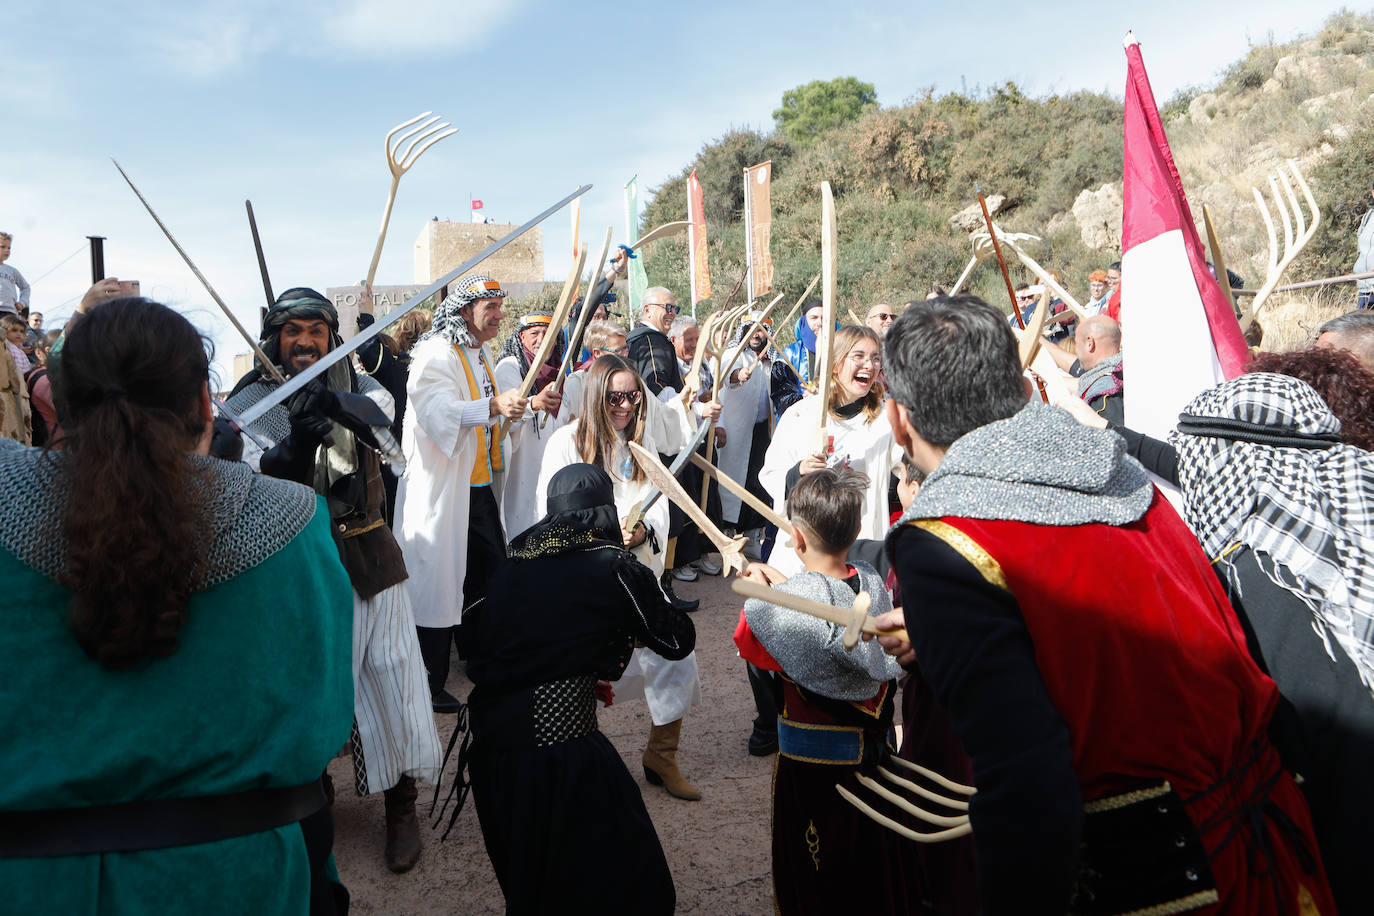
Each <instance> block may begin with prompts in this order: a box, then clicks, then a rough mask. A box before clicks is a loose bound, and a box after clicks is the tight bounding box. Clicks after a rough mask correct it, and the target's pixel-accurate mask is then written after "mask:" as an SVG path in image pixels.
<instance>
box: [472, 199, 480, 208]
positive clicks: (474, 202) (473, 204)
mask: <svg viewBox="0 0 1374 916" xmlns="http://www.w3.org/2000/svg"><path fill="white" fill-rule="evenodd" d="M472 209H474V210H480V209H482V202H481V201H480V200H474V201H473V202H472Z"/></svg>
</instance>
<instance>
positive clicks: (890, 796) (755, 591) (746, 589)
mask: <svg viewBox="0 0 1374 916" xmlns="http://www.w3.org/2000/svg"><path fill="white" fill-rule="evenodd" d="M730 588H731V590H732V591H734V592H735V594H737V595H743V596H744V597H746V598H757V599H758V600H760V601H766V602H768V603H769V604H774V605H777V606H779V607H786V608H790V609H792V610H794V611H800V612H802V613H803V614H807V615H810V616H812V617H818V618H820V619H821V620H826V621H829V622H831V623H834V624H837V625H839V626H842V627H844V628H845V629H844V633H843V634H842V636H841V641H842V643H843V645H844V647H845V649H847V650H853V648H854V647H855V646H857V645H858V644H859V639H860V638H861V636H862V635H863V634H864V633H872V634H875V635H878V634H882V635H889V636H897V637H899V638H901V639H908V636H907V633H906V631H905V630H900V629H899V630H880V629H878V627H877V625H876V624H875V623H874V622H873V620H872V618H870V617H869V616H868V609H869V606H870V603H871V602H870V598H869V595H868V593H867V592H860V593H859V594H858V595H857V596H856V597H855V599H854V606H853V607H848V608H841V607H836V606H834V605H831V604H826V603H825V602H822V601H813V600H811V599H810V598H803V597H801V596H800V595H792V594H789V593H787V592H784V591H781V590H779V589H776V588H771V587H769V586H767V585H763V584H761V583H759V582H753V581H750V580H748V579H736V580H735V581H734V582H731V583H730ZM888 759H889V760H890V761H891V762H892V763H895V764H897V765H898V766H900V767H903V768H905V769H907V770H910V771H911V772H913V773H915V774H917V775H918V776H921V777H923V778H925V779H926V780H928V781H930V782H933V783H935V784H936V785H937V786H939V787H941V788H943V789H945V790H946V791H948V792H951V793H953V795H957V796H959V797H958V798H954V797H951V796H950V795H945V794H942V793H940V792H936V791H934V790H933V789H928V788H926V787H925V786H922V785H920V784H919V783H916V782H913V781H911V780H909V779H904V778H902V777H901V776H898V775H897V774H896V773H894V772H893V771H892V770H890V769H888V768H887V767H886V766H879V767H878V770H877V772H878V775H879V776H881V777H882V780H883V781H882V782H880V781H879V780H876V779H873V778H871V777H868V776H864V775H862V774H856V778H857V779H858V781H859V785H861V786H863V787H864V788H866V789H868V790H869V791H871V792H873V793H874V794H875V795H877V796H878V797H880V798H883V799H886V800H887V801H888V802H891V803H892V804H893V805H894V806H896V808H897V809H898V810H900V811H902V812H904V813H906V814H909V815H911V816H912V817H914V818H916V820H917V821H921V822H924V823H927V824H933V825H935V826H937V827H940V828H942V829H940V830H936V831H925V832H923V831H919V830H915V829H913V828H912V827H909V826H907V825H906V824H903V823H901V822H899V821H897V820H895V819H893V818H891V817H888V816H887V815H885V814H882V813H880V812H879V811H877V810H876V809H874V808H873V806H872V805H870V804H869V803H868V802H866V801H865V800H863V799H862V798H860V797H859V796H858V795H856V794H855V793H853V792H851V791H850V790H848V789H846V788H845V787H844V786H841V785H838V784H837V785H836V786H835V789H836V791H838V792H839V793H840V795H841V796H843V797H844V800H845V801H847V802H849V803H850V804H851V805H853V806H854V807H855V808H858V809H859V811H861V812H862V813H863V814H864V815H865V816H866V817H868V818H870V819H872V820H873V821H876V822H877V823H879V824H881V825H882V826H884V827H886V828H887V829H889V830H891V831H893V832H894V833H896V834H898V835H899V836H903V837H906V838H907V839H909V840H914V841H916V842H917V843H940V842H943V841H945V840H953V839H957V838H959V837H961V836H968V835H969V834H970V833H972V832H973V828H972V827H971V826H970V825H969V819H968V798H969V796H971V795H973V794H974V793H975V792H976V791H977V790H976V789H975V788H974V787H973V786H966V785H963V784H961V783H957V782H955V781H954V780H952V779H948V778H946V777H944V776H941V775H940V774H939V773H936V772H935V771H934V770H929V769H926V768H925V767H923V766H920V765H918V764H915V763H911V762H910V761H907V760H902V759H901V758H900V757H890V758H888ZM884 782H885V783H887V784H888V785H884V784H883V783H884ZM889 785H890V786H895V787H896V788H897V789H901V790H904V791H906V792H909V793H911V794H912V795H914V796H916V797H917V798H922V799H925V800H926V801H930V802H934V803H935V804H937V805H940V806H941V807H943V808H946V809H948V810H950V811H955V812H958V813H956V814H952V815H947V814H936V813H934V812H931V811H927V810H925V809H924V808H922V807H921V806H920V805H917V804H916V803H915V802H912V801H910V800H909V799H907V798H904V797H903V796H902V795H901V794H899V793H898V792H897V791H895V790H894V789H892V788H889Z"/></svg>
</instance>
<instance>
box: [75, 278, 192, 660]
mask: <svg viewBox="0 0 1374 916" xmlns="http://www.w3.org/2000/svg"><path fill="white" fill-rule="evenodd" d="M55 363H56V366H55V369H54V372H53V392H54V396H55V400H56V403H57V405H58V410H59V413H60V415H61V416H62V423H63V429H64V430H65V432H66V439H65V440H64V441H65V447H64V450H63V452H62V454H61V458H60V462H59V467H60V474H61V478H62V480H63V483H64V484H65V489H66V492H67V493H69V494H70V499H69V500H68V502H67V508H66V514H65V516H64V518H63V533H64V534H65V535H66V539H67V570H66V574H65V576H64V579H63V583H62V584H64V585H66V586H68V587H70V588H71V590H72V597H71V599H70V601H69V602H68V604H67V620H68V625H69V626H70V628H71V631H72V634H73V635H74V636H75V637H76V641H77V643H78V644H79V645H80V646H81V648H82V649H83V650H84V651H85V652H86V654H87V655H88V656H90V657H91V658H93V659H95V660H96V661H98V662H100V664H101V665H102V666H104V667H105V668H109V669H117V668H126V667H129V666H132V665H134V664H136V663H138V662H139V661H140V660H143V659H146V658H155V657H160V656H166V655H170V654H171V653H173V652H174V651H176V647H177V634H178V633H179V631H180V630H181V627H182V625H183V624H184V623H185V621H186V607H187V604H188V602H189V600H190V596H191V592H192V589H193V586H194V585H195V584H196V583H197V582H198V581H199V580H200V579H201V578H202V576H203V571H204V568H205V554H206V550H207V545H208V541H207V534H206V532H205V525H203V524H202V511H201V508H200V506H199V500H198V499H197V497H196V495H195V488H196V483H197V481H196V474H197V472H196V470H195V469H194V467H193V466H192V464H191V463H190V462H189V461H188V460H187V455H188V453H189V452H190V451H191V450H193V449H194V448H195V446H196V444H197V442H198V441H199V440H200V438H201V437H202V436H203V435H204V434H205V432H206V424H207V417H206V416H205V414H204V412H203V411H204V401H203V398H204V391H205V386H206V383H207V380H208V379H209V369H210V343H209V341H208V340H206V339H205V338H204V337H202V336H201V334H200V332H199V331H197V330H196V329H195V328H194V327H193V326H192V325H191V323H190V322H189V321H187V320H186V319H185V318H183V317H181V316H180V315H178V314H177V313H176V312H174V311H172V310H171V309H169V308H167V307H166V306H165V305H160V304H158V303H156V302H152V301H150V300H147V299H141V298H126V299H116V300H115V301H113V302H109V303H106V304H104V305H102V306H100V307H98V308H96V309H94V310H93V311H92V312H90V314H88V315H85V316H83V317H81V318H79V319H78V320H77V321H75V322H74V323H73V324H72V325H71V327H70V330H69V331H68V333H67V335H66V339H65V340H64V341H63V344H62V348H61V350H60V351H59V354H58V355H57V358H56V359H55Z"/></svg>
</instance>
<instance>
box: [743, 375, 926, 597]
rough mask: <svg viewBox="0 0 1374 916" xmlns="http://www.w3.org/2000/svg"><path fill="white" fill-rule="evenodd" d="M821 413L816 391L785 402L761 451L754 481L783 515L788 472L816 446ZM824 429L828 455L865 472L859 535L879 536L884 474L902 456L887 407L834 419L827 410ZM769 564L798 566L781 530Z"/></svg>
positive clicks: (884, 517)
mask: <svg viewBox="0 0 1374 916" xmlns="http://www.w3.org/2000/svg"><path fill="white" fill-rule="evenodd" d="M820 414H821V399H820V396H819V395H809V396H807V397H805V398H803V399H802V400H800V401H798V402H797V403H796V404H793V405H792V406H791V407H789V408H788V409H787V411H786V412H785V413H783V415H782V418H781V419H779V420H778V426H777V429H775V430H774V431H773V440H772V442H770V443H769V445H768V454H767V455H765V456H764V459H763V468H762V469H761V470H760V471H759V482H760V483H762V484H763V486H764V489H766V490H767V491H768V495H769V496H771V497H772V499H773V505H774V506H775V507H776V508H777V509H778V511H779V512H780V513H782V514H783V515H786V511H785V507H786V505H787V503H786V500H785V495H784V491H785V489H786V486H787V472H788V471H789V470H791V469H792V468H793V467H795V466H796V465H797V463H798V462H800V461H801V460H802V459H803V458H805V457H807V456H808V455H814V454H816V452H817V451H818V450H819V446H820V432H819V429H818V421H819V418H820ZM826 430H827V432H828V434H829V435H830V436H832V437H834V440H835V441H834V451H833V454H832V456H831V457H832V460H833V459H835V458H839V457H842V456H843V457H847V458H848V459H849V466H850V467H851V468H853V469H854V470H856V471H861V472H863V473H864V474H866V475H868V490H867V491H866V492H865V493H864V502H863V512H862V515H861V516H860V525H859V535H858V536H859V537H861V538H881V537H884V536H885V535H886V534H887V529H888V528H889V527H890V526H889V525H888V511H887V487H888V475H889V474H891V473H892V470H893V468H895V467H897V466H898V465H899V464H900V463H901V460H902V450H901V448H899V447H898V446H897V444H896V442H894V441H893V438H892V427H890V426H889V425H888V423H887V414H886V412H880V413H879V414H878V416H877V418H876V419H874V420H873V421H872V422H871V423H868V422H865V421H864V415H863V414H862V413H861V414H859V415H858V416H855V417H852V418H850V419H848V420H841V419H838V418H837V417H835V416H834V415H833V414H832V415H831V416H830V418H829V419H828V421H827V424H826ZM768 564H769V565H770V566H774V567H776V568H777V569H778V570H779V571H780V572H781V573H782V574H783V575H785V576H791V575H793V574H794V573H798V572H800V571H801V570H802V569H803V567H802V563H801V560H800V559H799V558H798V557H797V554H796V552H795V551H794V550H793V549H792V541H791V539H790V538H788V537H787V536H786V535H779V537H778V540H777V542H776V543H775V544H774V545H773V553H772V554H771V555H770V556H769V558H768Z"/></svg>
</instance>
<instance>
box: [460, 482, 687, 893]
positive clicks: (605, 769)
mask: <svg viewBox="0 0 1374 916" xmlns="http://www.w3.org/2000/svg"><path fill="white" fill-rule="evenodd" d="M546 496H547V499H546V503H547V509H548V514H547V515H546V516H545V517H544V518H543V520H542V521H540V522H538V523H537V524H535V525H534V526H532V527H531V528H529V529H528V530H526V531H525V532H523V533H522V534H520V535H518V536H516V537H515V538H514V539H512V541H511V544H510V557H509V559H507V560H505V561H504V562H503V563H502V564H501V566H500V567H499V568H498V569H497V570H496V572H495V574H494V575H493V576H492V579H491V587H490V591H489V593H488V596H487V600H486V601H484V602H482V603H480V604H477V605H474V606H473V607H471V608H470V609H469V610H468V613H467V616H466V618H465V620H464V624H463V627H464V629H465V630H468V631H470V633H469V639H470V645H471V653H472V654H471V658H470V659H469V662H468V674H469V676H470V677H471V678H472V682H473V685H474V686H473V689H472V696H471V710H472V712H471V717H472V718H471V722H472V734H473V740H472V757H471V776H472V796H473V800H474V801H475V802H476V805H477V816H478V819H479V821H480V822H481V825H482V837H483V839H484V840H485V841H486V847H487V854H488V855H489V856H490V857H491V864H492V867H493V868H494V869H495V871H496V877H497V880H499V881H500V882H501V890H502V891H503V892H504V893H505V896H506V907H507V909H506V912H508V913H549V912H567V913H594V912H612V913H639V914H659V913H662V914H668V913H671V912H672V911H673V904H674V897H675V894H674V890H673V878H672V874H671V873H670V872H669V870H668V863H667V861H666V860H665V859H664V856H663V848H662V846H660V845H659V841H658V835H657V833H656V832H655V830H654V825H653V821H652V820H650V818H649V813H648V811H647V810H646V809H645V807H644V800H643V798H642V797H641V795H640V790H639V787H638V785H637V784H636V783H635V780H634V779H632V778H631V777H630V774H629V772H628V771H627V770H626V768H625V762H624V761H623V760H622V759H621V756H620V754H619V753H618V752H617V751H616V749H615V748H614V747H613V746H612V745H611V743H610V742H609V741H608V740H606V736H605V735H603V734H602V733H601V732H600V731H599V730H598V729H597V721H596V703H597V699H598V698H600V699H601V700H602V701H604V702H605V703H606V704H607V705H610V702H611V700H612V699H613V696H614V695H613V693H611V691H610V690H609V685H608V684H606V683H605V682H606V681H610V680H614V679H617V678H619V677H620V676H621V674H622V673H623V672H624V671H625V668H626V665H627V663H628V662H629V660H630V655H631V651H632V648H633V647H634V646H635V645H640V644H642V645H644V646H646V647H648V648H649V649H651V650H652V651H654V652H657V653H660V654H661V655H662V656H663V657H664V658H667V659H682V658H685V657H687V656H688V655H689V654H690V653H691V652H692V649H693V646H694V645H695V642H696V631H695V628H694V627H693V626H692V621H691V619H690V618H688V617H687V615H686V614H684V613H682V612H680V611H677V610H674V609H673V607H672V606H671V605H669V603H668V602H667V601H666V600H665V597H664V595H663V593H662V592H661V591H660V590H659V588H658V586H657V584H656V583H655V581H654V574H653V572H651V571H650V570H649V568H648V567H646V566H645V565H644V564H643V563H641V562H640V561H639V560H638V559H637V558H636V557H635V555H634V554H632V553H631V552H630V551H629V550H627V549H626V548H625V547H624V544H623V536H622V532H621V529H620V516H619V514H618V513H617V510H616V500H615V487H614V484H613V482H612V480H611V477H610V476H609V475H608V474H607V473H606V472H605V471H604V470H602V469H601V468H599V467H597V466H596V465H591V464H582V463H573V464H570V465H568V466H566V467H564V468H562V469H561V470H559V471H557V472H556V473H555V474H553V476H552V477H551V478H550V479H549V482H548V492H547V494H546ZM551 583H558V589H557V593H556V594H551V593H550V584H551ZM515 609H519V610H518V613H517V614H512V611H514V610H515ZM517 618H518V619H517ZM598 682H600V683H598ZM455 816H456V814H455Z"/></svg>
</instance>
